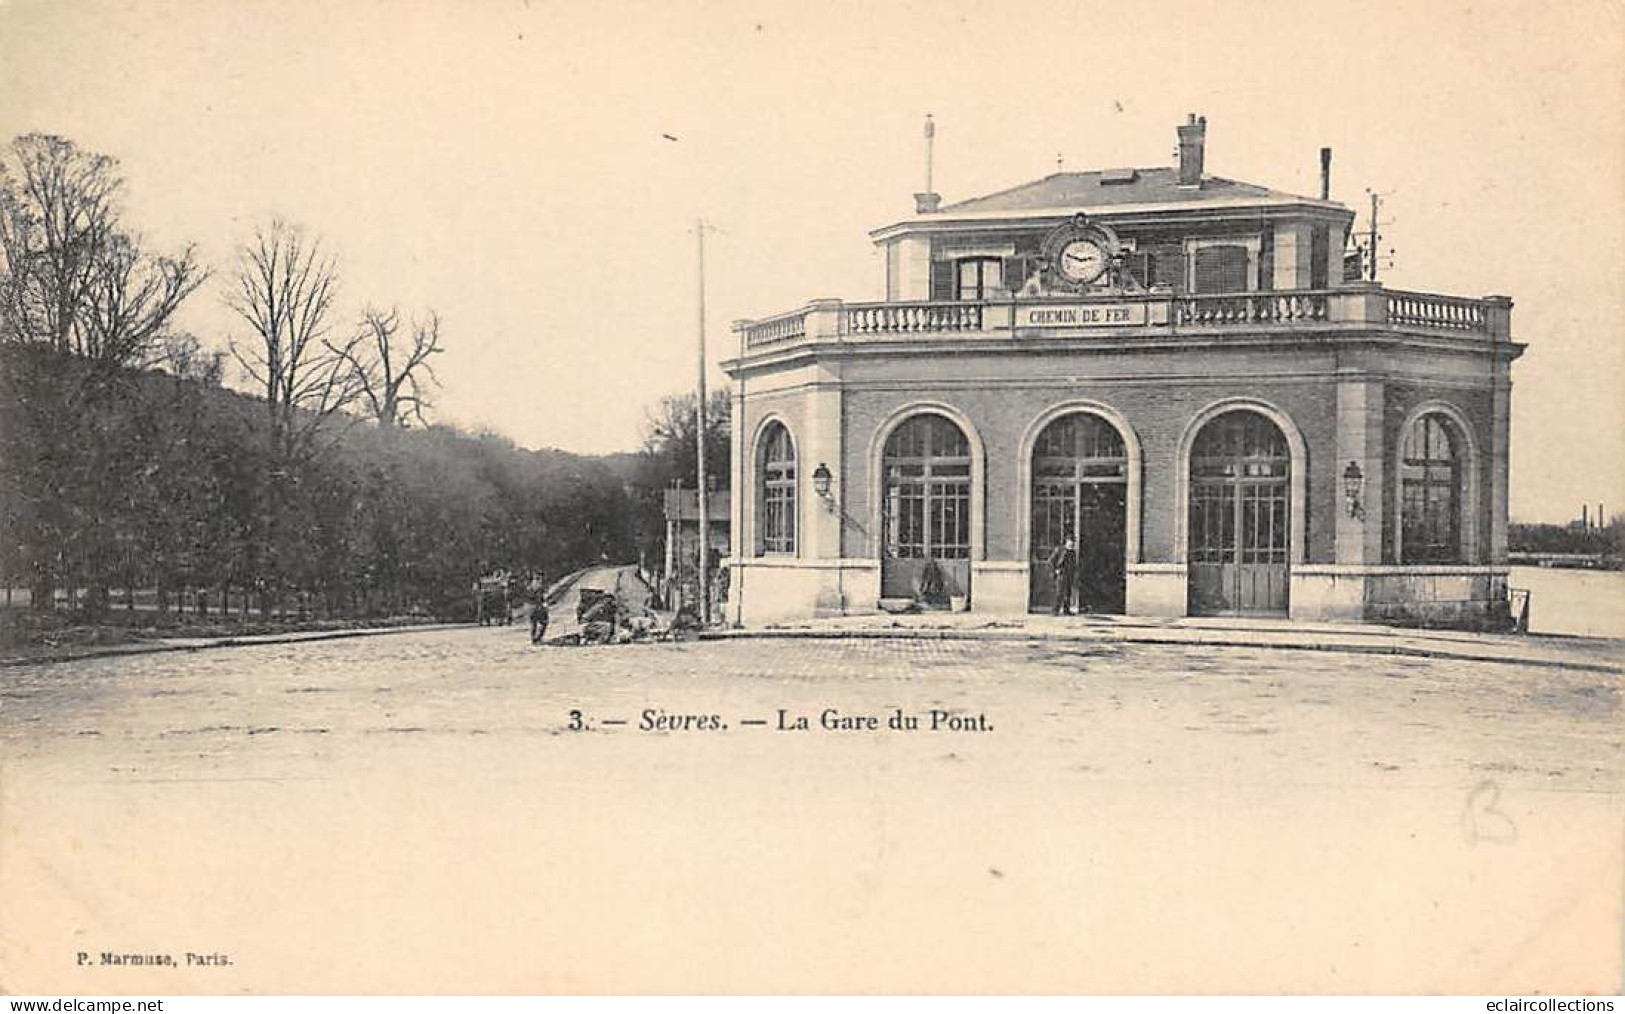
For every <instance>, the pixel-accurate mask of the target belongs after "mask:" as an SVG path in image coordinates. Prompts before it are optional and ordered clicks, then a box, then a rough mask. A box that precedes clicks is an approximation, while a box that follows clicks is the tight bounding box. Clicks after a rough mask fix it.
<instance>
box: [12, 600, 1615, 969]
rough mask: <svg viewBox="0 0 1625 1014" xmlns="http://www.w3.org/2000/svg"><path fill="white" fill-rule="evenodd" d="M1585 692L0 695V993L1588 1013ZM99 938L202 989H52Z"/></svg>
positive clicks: (469, 669)
mask: <svg viewBox="0 0 1625 1014" xmlns="http://www.w3.org/2000/svg"><path fill="white" fill-rule="evenodd" d="M1621 689H1622V680H1621V679H1620V678H1618V677H1616V676H1611V675H1609V674H1603V673H1596V672H1580V671H1570V670H1558V669H1541V670H1526V669H1522V668H1519V667H1517V666H1511V665H1499V664H1481V665H1473V664H1464V663H1460V662H1447V661H1440V660H1428V659H1409V658H1395V659H1390V658H1382V657H1349V656H1337V655H1325V654H1319V653H1311V652H1284V651H1259V650H1247V649H1213V648H1204V647H1200V646H1196V647H1180V646H1155V645H1132V644H1125V645H1116V644H1089V643H1072V644H1065V643H1052V642H1041V641H1033V642H1030V643H991V642H990V643H979V642H955V641H885V640H865V641H755V642H753V641H741V642H719V643H711V642H702V643H691V644H666V645H628V646H621V647H603V648H582V649H564V648H553V649H548V648H533V647H531V646H530V645H529V644H528V643H527V640H526V637H525V632H524V630H523V628H522V627H517V626H516V627H511V628H488V629H460V630H441V631H432V632H422V633H411V634H401V635H396V636H390V637H383V638H372V639H365V640H355V641H332V642H321V643H315V644H304V645H297V644H288V645H264V646H257V647H248V648H239V649H222V650H218V651H212V652H203V653H198V654H170V655H154V656H143V657H140V658H133V659H106V660H96V661H86V662H80V663H72V664H66V665H55V666H38V667H21V668H17V669H12V670H8V671H5V672H3V673H0V776H3V777H0V830H3V832H4V833H3V835H0V897H4V898H5V899H7V902H6V904H7V913H6V918H5V919H3V920H0V983H3V984H4V986H5V987H6V988H7V989H11V990H16V991H22V992H42V991H43V992H49V991H54V990H68V991H78V992H90V991H95V990H105V991H112V992H129V993H134V992H158V993H175V992H235V991H238V990H247V991H251V992H267V991H278V990H281V991H288V990H300V991H315V992H345V991H396V992H399V991H420V990H425V991H436V990H461V991H476V992H479V991H515V992H527V991H538V990H544V991H545V990H555V991H572V990H604V989H619V990H652V991H691V990H723V991H729V990H734V991H743V990H766V991H778V990H801V991H807V990H818V989H828V990H873V989H886V988H889V989H901V990H911V991H944V990H948V991H960V990H966V991H975V990H979V989H995V988H1010V989H1017V990H1057V991H1083V992H1116V991H1127V992H1135V991H1143V990H1147V989H1167V990H1198V991H1213V992H1230V991H1237V992H1245V991H1266V992H1268V991H1277V990H1285V991H1297V990H1315V991H1318V990H1330V991H1334V992H1335V991H1349V992H1361V991H1397V992H1413V991H1430V990H1443V991H1447V992H1474V993H1528V992H1533V991H1535V990H1545V991H1550V992H1568V993H1573V992H1583V991H1603V990H1610V989H1615V988H1617V983H1618V978H1617V976H1618V968H1619V956H1620V948H1619V946H1618V942H1619V941H1618V935H1617V928H1618V925H1619V916H1620V899H1621V897H1622V884H1621V877H1620V856H1619V827H1620V820H1621V806H1622V804H1621V799H1622V790H1621V784H1622V775H1621V771H1622V761H1621V733H1620V723H1619V696H1620V692H1621ZM781 709H782V711H783V714H784V718H783V723H782V724H787V725H794V724H795V721H796V720H797V719H801V718H804V719H806V720H807V724H808V729H807V731H805V732H801V731H779V729H778V728H777V727H778V726H779V725H780V724H781V719H780V711H781ZM899 710H900V711H901V712H902V713H903V714H904V715H905V716H908V717H913V718H916V719H918V720H919V721H920V723H921V727H920V729H919V730H918V731H912V732H906V731H894V730H892V729H890V728H888V720H889V719H890V718H891V717H892V716H893V715H894V714H895V713H896V712H898V711H899ZM933 712H937V713H939V715H940V716H941V717H940V718H939V720H938V725H939V726H940V728H939V729H938V730H937V731H931V730H930V728H929V727H930V724H931V721H932V717H933V716H932V713H933ZM575 713H579V715H577V714H575ZM868 718H873V719H875V721H876V724H877V726H878V727H877V728H874V729H870V728H866V727H865V725H866V720H867V719H868ZM616 720H619V721H625V722H626V723H627V724H626V725H611V724H609V723H610V722H611V721H616ZM756 721H759V722H764V723H766V724H765V725H748V724H746V723H747V722H756ZM576 726H579V727H580V728H579V731H578V730H577V729H576V728H573V727H576ZM645 726H658V728H654V729H651V728H646V727H645ZM950 726H954V727H955V728H954V729H952V730H951V729H950V728H949V727H950ZM107 949H113V950H117V951H148V950H162V951H164V952H166V953H167V952H174V953H175V954H176V955H177V960H181V957H182V956H183V955H184V953H185V952H187V951H192V952H194V953H198V954H204V953H226V954H229V955H230V956H231V960H232V962H233V963H232V964H231V965H229V966H213V965H210V966H198V967H196V968H186V967H184V966H183V967H179V968H175V969H168V968H162V967H160V968H130V967H114V968H101V967H95V965H94V964H93V965H92V967H91V968H88V969H82V970H81V969H76V968H75V964H74V957H75V954H76V953H77V952H78V951H87V952H90V953H92V954H99V952H100V951H102V950H107ZM1610 975H1611V976H1613V978H1609V976H1610Z"/></svg>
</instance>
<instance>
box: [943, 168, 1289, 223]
mask: <svg viewBox="0 0 1625 1014" xmlns="http://www.w3.org/2000/svg"><path fill="white" fill-rule="evenodd" d="M1103 180H1111V181H1113V182H1103ZM1247 200H1261V201H1294V202H1295V201H1315V198H1312V197H1302V196H1299V195H1297V194H1288V193H1285V192H1283V191H1280V190H1271V189H1270V188H1269V187H1264V186H1259V185H1258V184H1256V183H1242V182H1239V181H1237V180H1227V179H1224V178H1223V177H1220V176H1203V177H1202V185H1201V186H1200V187H1182V186H1180V185H1179V170H1178V169H1174V168H1171V167H1169V166H1158V167H1155V168H1151V169H1106V170H1094V171H1090V172H1081V173H1052V174H1050V175H1049V176H1045V177H1044V178H1043V179H1041V180H1034V181H1032V182H1031V183H1023V184H1021V185H1020V186H1017V187H1011V188H1010V189H1009V190H1001V191H999V192H998V193H996V194H988V195H987V196H985V197H973V198H971V199H969V200H965V201H958V202H956V203H954V204H945V205H943V206H942V207H941V208H939V209H937V211H936V212H935V214H936V215H939V216H940V215H959V214H975V213H979V212H1022V211H1039V210H1043V209H1071V208H1078V207H1107V206H1111V205H1117V204H1193V203H1198V202H1203V201H1247Z"/></svg>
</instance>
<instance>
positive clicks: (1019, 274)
mask: <svg viewBox="0 0 1625 1014" xmlns="http://www.w3.org/2000/svg"><path fill="white" fill-rule="evenodd" d="M1025 284H1027V258H1025V257H1006V258H1005V259H1004V287H1005V288H1006V289H1008V290H1009V291H1010V292H1020V291H1021V287H1022V286H1023V285H1025Z"/></svg>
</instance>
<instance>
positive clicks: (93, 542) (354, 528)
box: [0, 134, 640, 619]
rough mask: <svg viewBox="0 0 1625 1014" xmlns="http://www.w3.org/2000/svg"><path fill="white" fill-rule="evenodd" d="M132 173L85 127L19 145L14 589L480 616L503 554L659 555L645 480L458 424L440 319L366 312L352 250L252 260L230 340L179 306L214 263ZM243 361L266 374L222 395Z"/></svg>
mask: <svg viewBox="0 0 1625 1014" xmlns="http://www.w3.org/2000/svg"><path fill="white" fill-rule="evenodd" d="M124 187H125V181H124V179H123V178H122V176H121V175H120V174H119V170H118V166H117V163H116V161H114V160H113V159H111V158H108V157H107V156H104V155H100V154H97V153H94V152H88V151H85V150H83V149H81V148H79V147H77V146H76V145H75V144H73V142H71V141H68V140H66V139H63V138H60V137H53V136H48V135H37V134H35V135H27V136H23V137H19V138H17V139H15V140H14V141H12V142H11V144H10V145H9V147H8V148H7V149H6V150H5V151H4V152H3V153H0V586H3V587H5V588H6V589H8V592H7V594H8V595H9V594H10V592H9V589H11V588H12V587H14V586H24V587H27V588H29V589H30V591H31V596H30V598H31V600H32V601H33V602H34V603H35V605H36V606H37V607H40V608H47V609H49V608H52V607H53V606H54V604H55V603H56V602H57V600H58V598H59V597H65V599H66V601H67V602H68V603H69V604H70V605H71V606H72V608H73V609H75V610H76V611H77V612H79V613H82V614H84V615H85V616H87V617H89V618H92V619H96V618H102V617H105V616H107V615H108V614H109V612H110V611H111V610H113V609H115V608H116V607H117V606H118V605H120V604H121V603H120V601H119V599H120V596H121V595H122V605H124V606H125V607H126V608H129V609H133V608H134V606H135V604H136V603H135V599H136V596H137V592H138V591H139V592H142V593H143V594H152V595H154V596H155V598H154V604H155V605H156V607H157V610H158V611H159V612H167V611H169V610H170V609H178V608H181V607H182V606H183V605H189V606H190V608H192V609H194V610H195V609H196V608H197V607H198V605H199V604H202V605H204V606H205V608H212V610H213V611H214V612H215V613H218V612H219V611H220V610H221V609H223V608H226V609H230V610H232V611H233V612H236V613H238V614H239V615H246V614H249V613H250V612H257V613H259V614H261V615H265V614H286V613H288V612H290V611H292V610H297V611H298V612H299V613H300V614H301V615H310V616H331V617H358V616H370V615H379V614H383V613H400V612H410V611H417V612H428V613H433V614H436V615H456V614H457V613H459V612H460V611H462V610H465V609H466V608H467V604H468V588H469V587H470V585H471V583H472V581H473V579H474V578H475V577H476V576H477V575H478V574H480V573H481V572H482V571H483V570H484V569H485V568H488V567H492V566H504V567H508V568H517V569H527V570H528V569H535V570H540V571H542V572H544V573H548V574H554V575H557V574H559V573H562V572H564V571H566V570H570V569H574V568H576V567H579V566H582V565H584V564H587V563H590V562H595V561H597V560H600V559H603V558H606V557H607V558H610V559H616V560H622V559H626V558H628V557H631V556H635V555H636V553H637V551H638V549H639V545H638V543H639V539H638V538H637V531H636V530H637V527H638V525H637V521H636V516H637V511H636V510H635V509H634V504H635V503H637V502H639V501H640V497H639V496H638V494H637V492H636V490H635V488H634V486H635V483H636V481H637V475H636V474H627V473H626V470H622V469H617V468H614V467H612V465H611V463H606V462H602V461H595V460H593V459H588V458H583V457H579V456H575V455H570V454H566V453H563V452H557V451H542V452H536V451H527V450H523V449H521V448H518V447H516V446H514V445H513V444H512V442H511V441H508V440H506V439H505V438H502V437H500V436H497V435H495V434H489V433H483V434H468V433H463V432H459V431H457V430H455V429H453V428H451V427H447V426H443V425H435V424H433V423H432V422H431V420H430V418H429V414H428V413H429V409H430V408H431V396H432V391H433V388H434V386H435V377H434V373H433V358H434V357H435V356H437V355H438V354H440V353H441V352H442V351H443V345H442V321H441V318H440V316H439V314H437V313H436V312H434V311H433V310H432V309H429V310H424V311H422V312H420V313H416V314H411V313H403V312H402V311H401V310H400V309H399V308H398V307H396V306H394V305H384V304H371V305H366V306H364V307H363V309H361V311H360V312H359V313H358V314H356V315H354V316H353V317H345V316H344V315H343V314H342V313H341V312H340V310H339V308H338V295H339V281H340V274H339V268H338V263H337V260H336V258H335V257H334V256H333V255H332V253H331V252H330V251H328V250H327V249H326V248H325V247H324V244H323V243H322V241H321V239H320V238H319V237H317V236H315V235H313V234H312V233H310V232H309V231H308V230H306V229H304V228H302V227H301V226H299V225H296V224H293V223H290V222H287V221H283V220H272V221H269V222H267V223H264V224H262V225H261V226H260V227H259V228H257V229H256V230H255V231H254V233H253V235H252V237H251V238H250V239H249V240H248V241H247V242H246V243H244V244H243V245H242V247H241V248H240V249H239V250H238V251H237V256H236V260H235V262H234V263H233V264H231V265H230V266H229V267H228V268H227V269H226V271H225V273H224V277H223V279H222V280H221V281H222V288H223V289H224V290H225V292H226V296H225V302H226V305H227V306H228V307H229V308H230V309H231V310H232V311H233V312H234V313H235V315H236V317H237V319H238V320H239V321H240V323H241V327H240V329H239V334H237V335H236V336H234V337H233V338H232V340H231V342H230V344H229V356H228V354H227V353H224V352H210V351H207V350H206V347H205V345H204V343H203V342H201V341H200V340H199V339H197V338H196V337H195V336H193V335H190V334H187V333H185V332H184V331H182V330H180V329H178V328H176V327H175V325H174V322H175V317H176V313H177V311H178V310H179V309H180V307H181V306H182V305H183V304H185V302H186V301H187V300H188V299H189V298H192V297H193V296H194V295H195V294H196V293H197V292H198V291H199V289H200V288H201V287H202V286H203V285H204V283H205V282H206V281H208V280H209V279H210V278H211V277H212V276H213V275H214V271H213V269H212V268H210V267H209V266H207V265H205V264H203V263H202V262H201V260H200V259H199V257H198V255H197V253H196V250H195V248H193V247H191V246H187V247H184V248H182V249H180V250H178V251H171V252H167V253H163V252H155V251H152V250H149V249H148V248H147V245H146V244H145V242H144V241H143V238H142V237H141V236H140V235H139V234H138V233H136V232H135V231H134V230H132V229H130V228H129V227H128V226H127V225H126V223H124V222H123V220H122V214H121V212H122V209H121V197H122V194H123V191H124ZM228 364H234V365H235V367H236V369H237V370H238V371H239V372H240V375H241V377H242V378H243V379H244V380H245V382H246V383H247V385H248V387H249V390H247V391H241V392H239V391H234V390H230V389H228V388H226V387H225V386H223V380H224V378H225V374H226V369H227V367H228ZM631 471H632V472H634V473H635V472H636V471H637V469H632V470H631ZM59 592H61V593H62V596H59V594H58V593H59Z"/></svg>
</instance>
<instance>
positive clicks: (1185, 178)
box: [1179, 113, 1207, 187]
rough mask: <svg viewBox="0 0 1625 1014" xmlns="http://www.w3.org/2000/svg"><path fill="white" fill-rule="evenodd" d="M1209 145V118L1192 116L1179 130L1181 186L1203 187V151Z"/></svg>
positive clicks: (1193, 114) (1192, 114)
mask: <svg viewBox="0 0 1625 1014" xmlns="http://www.w3.org/2000/svg"><path fill="white" fill-rule="evenodd" d="M1206 143H1207V117H1205V116H1197V115H1196V114H1195V113H1191V114H1190V120H1189V121H1187V122H1186V123H1185V124H1183V125H1182V126H1180V128H1179V185H1180V186H1182V187H1199V186H1201V185H1202V149H1203V147H1204V146H1205V145H1206Z"/></svg>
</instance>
